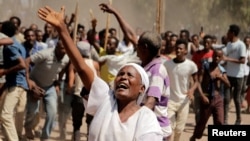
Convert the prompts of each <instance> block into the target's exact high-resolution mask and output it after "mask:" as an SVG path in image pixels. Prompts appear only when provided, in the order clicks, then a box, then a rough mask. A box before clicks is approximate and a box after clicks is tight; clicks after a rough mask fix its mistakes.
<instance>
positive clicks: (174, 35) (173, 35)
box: [170, 33, 178, 39]
mask: <svg viewBox="0 0 250 141" xmlns="http://www.w3.org/2000/svg"><path fill="white" fill-rule="evenodd" d="M173 37H176V38H178V35H176V34H174V33H173V34H172V35H171V36H170V39H171V38H173Z"/></svg>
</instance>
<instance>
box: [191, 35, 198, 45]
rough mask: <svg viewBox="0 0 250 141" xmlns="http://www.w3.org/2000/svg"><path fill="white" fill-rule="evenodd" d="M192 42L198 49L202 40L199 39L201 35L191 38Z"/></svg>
mask: <svg viewBox="0 0 250 141" xmlns="http://www.w3.org/2000/svg"><path fill="white" fill-rule="evenodd" d="M191 41H192V43H193V44H194V45H195V46H196V47H198V46H199V45H200V38H199V35H198V34H194V35H192V36H191Z"/></svg>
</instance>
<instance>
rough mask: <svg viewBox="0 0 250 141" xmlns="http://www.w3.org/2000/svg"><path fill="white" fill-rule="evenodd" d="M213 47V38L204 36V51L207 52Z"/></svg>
mask: <svg viewBox="0 0 250 141" xmlns="http://www.w3.org/2000/svg"><path fill="white" fill-rule="evenodd" d="M212 45H213V37H212V36H211V35H205V36H204V37H203V46H204V50H209V49H211V48H212Z"/></svg>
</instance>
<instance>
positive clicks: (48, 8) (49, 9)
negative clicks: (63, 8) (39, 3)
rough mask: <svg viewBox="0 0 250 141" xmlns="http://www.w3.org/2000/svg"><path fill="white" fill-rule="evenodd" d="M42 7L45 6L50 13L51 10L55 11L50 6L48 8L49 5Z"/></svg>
mask: <svg viewBox="0 0 250 141" xmlns="http://www.w3.org/2000/svg"><path fill="white" fill-rule="evenodd" d="M44 8H45V9H46V10H48V11H49V12H50V13H51V12H55V11H54V10H53V9H52V8H50V7H49V6H45V7H44Z"/></svg>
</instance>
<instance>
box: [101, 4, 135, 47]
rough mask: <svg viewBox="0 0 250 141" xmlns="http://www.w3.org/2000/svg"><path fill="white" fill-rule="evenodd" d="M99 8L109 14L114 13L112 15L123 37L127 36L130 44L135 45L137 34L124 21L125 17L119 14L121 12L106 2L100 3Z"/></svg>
mask: <svg viewBox="0 0 250 141" xmlns="http://www.w3.org/2000/svg"><path fill="white" fill-rule="evenodd" d="M100 7H101V10H103V11H104V12H108V13H111V14H114V16H115V17H116V19H117V21H118V23H119V25H120V27H121V29H122V32H123V34H124V36H125V38H127V39H128V40H129V41H131V42H132V44H133V45H134V47H136V46H137V36H136V34H135V32H134V30H133V29H132V28H131V26H130V25H129V24H128V23H127V22H126V21H125V19H124V18H123V17H122V16H121V14H120V13H119V12H118V11H117V10H116V9H114V8H113V7H111V5H108V4H104V3H102V4H100Z"/></svg>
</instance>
